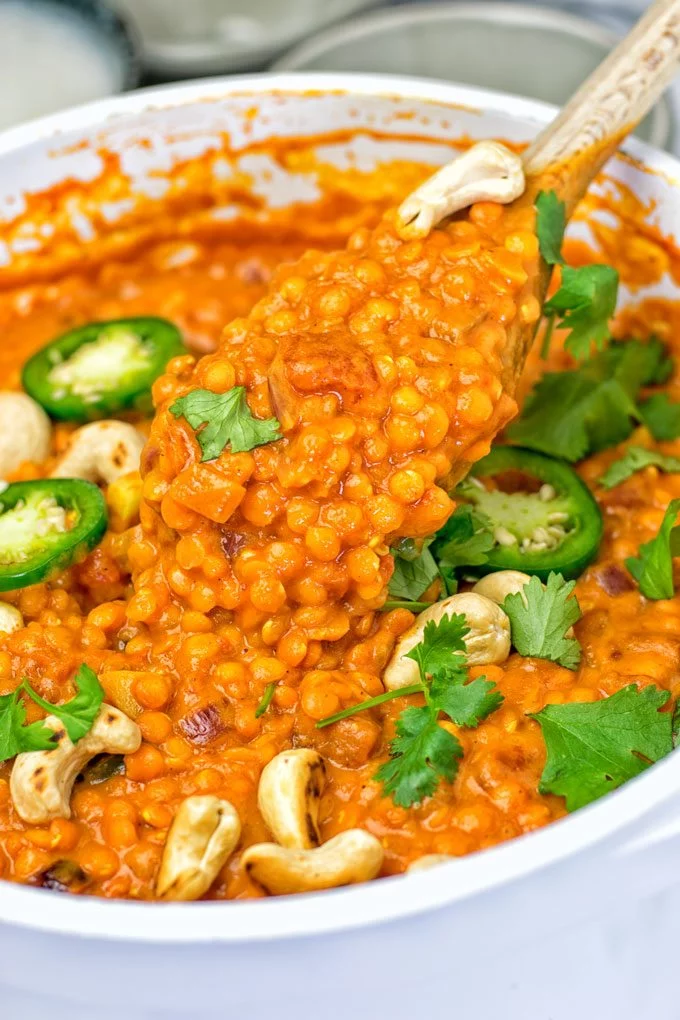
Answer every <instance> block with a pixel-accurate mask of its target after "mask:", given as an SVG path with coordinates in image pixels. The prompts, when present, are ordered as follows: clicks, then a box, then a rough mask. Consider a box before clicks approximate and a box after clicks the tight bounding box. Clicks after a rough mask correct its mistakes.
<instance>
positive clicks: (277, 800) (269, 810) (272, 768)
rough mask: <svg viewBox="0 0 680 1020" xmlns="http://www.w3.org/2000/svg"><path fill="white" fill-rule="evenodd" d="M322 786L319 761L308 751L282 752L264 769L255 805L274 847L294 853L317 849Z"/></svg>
mask: <svg viewBox="0 0 680 1020" xmlns="http://www.w3.org/2000/svg"><path fill="white" fill-rule="evenodd" d="M325 785H326V767H325V765H324V762H323V758H322V757H321V755H320V754H319V753H318V751H312V750H311V749H310V748H306V747H301V748H297V749H296V750H293V751H282V752H281V754H277V755H276V757H275V758H272V760H271V761H270V762H269V764H268V765H266V766H265V768H264V769H263V771H262V775H261V777H260V785H259V787H258V791H257V803H258V806H259V808H260V813H261V814H262V817H263V818H264V820H265V822H266V824H267V826H268V827H269V829H270V831H271V834H272V836H273V837H274V839H275V840H276V842H277V843H279V844H280V845H281V846H285V847H289V848H292V849H297V850H309V849H310V848H311V847H314V846H318V845H319V843H320V842H321V837H320V836H319V800H320V798H321V794H322V793H323V788H324V786H325Z"/></svg>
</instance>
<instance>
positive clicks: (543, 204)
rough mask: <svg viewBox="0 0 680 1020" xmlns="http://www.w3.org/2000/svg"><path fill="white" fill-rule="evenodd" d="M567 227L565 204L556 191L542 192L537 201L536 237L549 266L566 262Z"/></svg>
mask: <svg viewBox="0 0 680 1020" xmlns="http://www.w3.org/2000/svg"><path fill="white" fill-rule="evenodd" d="M566 225H567V214H566V206H565V204H564V202H562V201H560V199H559V198H558V197H557V193H556V192H555V191H541V192H540V193H539V195H538V198H537V199H536V235H537V237H538V246H539V248H540V251H541V255H542V256H543V260H544V262H547V264H548V265H549V266H554V265H557V264H559V263H562V262H564V259H563V258H562V238H563V237H564V230H565V227H566Z"/></svg>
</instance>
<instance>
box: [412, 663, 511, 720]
mask: <svg viewBox="0 0 680 1020" xmlns="http://www.w3.org/2000/svg"><path fill="white" fill-rule="evenodd" d="M466 680H467V670H462V671H459V670H451V671H446V670H443V671H442V672H441V673H438V674H437V675H436V676H435V677H434V678H433V680H432V684H431V686H430V700H431V702H432V704H433V705H434V706H435V707H436V708H438V709H439V711H440V712H444V714H445V715H448V717H449V719H450V720H451V722H454V723H456V725H457V726H469V727H476V726H479V724H480V722H481V721H482V720H483V719H486V717H487V715H491V713H492V712H495V711H496V709H497V708H500V706H501V705H502V704H503V695H502V694H501V692H500V691H499V690H498V689H497V688H496V685H495V684H494V683H493V682H492V681H491V680H487V679H486V678H485V677H483V676H480V677H477V679H476V680H470V682H469V683H466V682H465V681H466Z"/></svg>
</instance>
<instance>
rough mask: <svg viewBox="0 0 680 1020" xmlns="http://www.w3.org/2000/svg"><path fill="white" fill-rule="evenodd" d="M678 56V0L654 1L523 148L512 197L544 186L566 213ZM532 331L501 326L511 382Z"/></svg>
mask: <svg viewBox="0 0 680 1020" xmlns="http://www.w3.org/2000/svg"><path fill="white" fill-rule="evenodd" d="M679 61H680V0H656V2H655V3H653V4H652V5H651V6H650V7H649V9H648V10H647V11H646V13H645V14H644V15H643V16H642V18H641V19H640V20H639V21H638V23H637V24H636V25H635V26H634V27H633V29H632V30H631V31H630V32H629V33H628V35H627V36H626V37H625V38H624V39H622V40H621V42H620V43H619V44H618V46H617V47H616V48H615V49H614V50H612V52H611V53H610V54H609V56H608V57H606V59H605V60H604V61H603V62H602V63H601V64H600V66H599V67H598V68H596V70H595V71H593V73H592V74H591V75H590V77H589V78H587V79H586V81H585V82H584V83H583V85H581V87H580V88H579V89H578V91H577V92H576V93H575V95H574V96H573V97H572V98H571V100H570V101H569V102H568V103H567V105H566V106H565V107H564V108H563V109H562V111H561V112H560V113H559V114H558V116H557V117H556V118H555V120H553V121H552V123H550V124H548V126H547V127H546V128H544V130H543V131H542V132H541V133H540V134H539V135H538V137H537V138H536V139H535V140H534V142H533V143H532V144H531V145H530V147H529V148H528V149H527V150H526V152H525V153H524V157H523V162H524V171H525V174H526V178H527V180H526V190H525V192H524V194H523V195H522V196H521V198H519V199H518V200H517V203H518V204H519V203H522V204H526V203H527V202H528V203H533V202H534V201H535V199H536V196H537V195H538V194H539V192H541V191H549V190H551V189H552V190H554V191H555V192H557V195H558V196H559V198H561V199H562V201H563V202H565V204H566V214H567V219H569V217H570V216H571V214H572V213H573V211H574V209H575V207H576V205H577V203H578V202H579V201H580V199H581V198H582V197H583V196H584V194H585V193H586V191H587V190H588V187H589V185H590V184H591V182H592V180H593V178H594V177H595V176H596V174H597V173H598V172H599V171H600V169H601V168H602V166H603V165H604V164H605V163H606V161H607V160H608V159H609V157H610V156H611V155H612V154H613V153H614V152H615V151H616V149H617V148H618V147H619V145H620V144H621V142H622V141H623V139H624V138H625V137H626V136H627V135H628V134H629V133H630V132H631V131H632V130H633V129H634V128H635V127H636V126H637V124H638V123H639V122H640V121H641V120H642V118H643V117H644V116H645V114H646V113H648V111H649V110H650V108H651V107H652V106H653V105H654V103H655V101H656V100H657V99H658V98H659V96H660V95H661V93H662V92H663V90H664V89H665V88H666V86H667V85H668V84H669V82H670V81H671V80H672V78H673V77H674V75H675V73H676V71H677V68H678V62H679ZM551 268H552V267H548V266H546V265H545V263H544V262H543V261H542V260H541V264H540V271H539V273H538V274H537V276H536V277H535V278H534V279H533V280H530V281H529V282H528V286H527V293H529V294H533V295H534V296H535V297H536V299H537V300H538V301H539V302H540V304H541V305H542V304H543V301H544V299H545V294H546V290H547V288H548V283H549V282H550V275H551ZM535 333H536V329H535V328H534V327H530V328H526V327H523V326H522V325H521V324H520V323H517V322H516V323H515V325H514V328H511V330H510V332H509V337H508V347H507V352H506V353H507V361H506V370H507V372H508V374H509V375H511V376H512V377H513V378H514V379H515V381H517V380H518V379H519V376H520V374H521V372H522V369H523V367H524V362H525V360H526V356H527V354H528V352H529V349H530V347H531V344H532V342H533V339H534V336H535Z"/></svg>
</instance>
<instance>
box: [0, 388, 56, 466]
mask: <svg viewBox="0 0 680 1020" xmlns="http://www.w3.org/2000/svg"><path fill="white" fill-rule="evenodd" d="M51 432H52V427H51V425H50V419H49V418H48V417H47V415H46V414H45V412H44V411H43V409H42V407H41V406H40V404H37V403H36V402H35V400H33V399H32V398H31V397H29V396H28V394H27V393H13V392H12V391H10V390H3V391H2V392H0V476H4V475H8V474H11V472H12V471H16V469H17V468H18V467H19V465H20V464H23V463H24V461H26V460H33V461H38V462H39V461H42V460H45V457H46V456H47V454H48V453H49V452H50V435H51Z"/></svg>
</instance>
